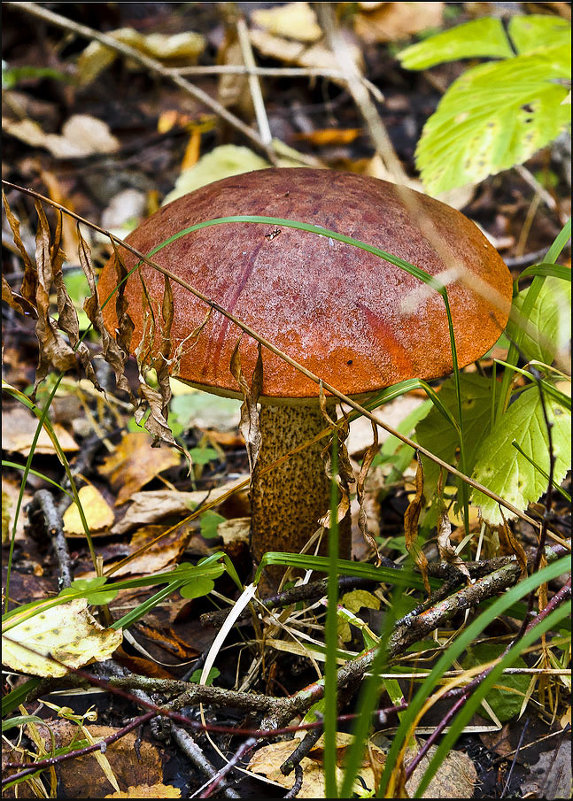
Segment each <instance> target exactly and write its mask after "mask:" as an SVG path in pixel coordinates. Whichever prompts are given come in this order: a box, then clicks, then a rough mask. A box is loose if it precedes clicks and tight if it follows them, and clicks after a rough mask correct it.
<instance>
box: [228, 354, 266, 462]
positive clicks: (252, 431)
mask: <svg viewBox="0 0 573 801" xmlns="http://www.w3.org/2000/svg"><path fill="white" fill-rule="evenodd" d="M240 343H241V340H240V339H239V340H237V345H236V347H235V349H234V351H233V355H232V356H231V373H232V374H233V377H234V378H235V380H236V381H237V384H238V385H239V387H240V388H241V392H242V393H243V403H242V404H241V422H240V425H239V430H240V432H241V434H242V435H243V437H244V440H245V445H246V446H247V456H248V457H249V468H250V471H251V475H253V472H254V470H255V466H256V464H257V459H258V456H259V451H260V449H261V441H262V440H261V429H260V421H259V410H258V408H257V403H258V400H259V395H260V394H261V390H262V388H263V359H262V356H261V344H260V343H259V350H258V356H257V361H256V363H255V368H254V370H253V375H252V378H251V385H250V386H249V384H248V383H247V380H246V379H245V376H244V375H243V371H242V369H241V356H240V353H239V345H240Z"/></svg>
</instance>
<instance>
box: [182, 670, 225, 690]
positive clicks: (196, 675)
mask: <svg viewBox="0 0 573 801" xmlns="http://www.w3.org/2000/svg"><path fill="white" fill-rule="evenodd" d="M202 673H203V669H202V668H197V670H194V671H193V673H192V674H191V675H190V676H189V681H190V682H191V683H192V684H198V683H199V679H200V678H201V674H202ZM220 675H221V672H220V671H219V670H218V669H217V668H216V667H212V668H211V670H210V671H209V675H208V676H207V679H206V680H205V684H206V685H207V686H208V687H210V686H211V685H212V684H213V682H214V681H215V679H217V678H219V676H220Z"/></svg>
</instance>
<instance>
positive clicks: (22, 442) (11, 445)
mask: <svg viewBox="0 0 573 801" xmlns="http://www.w3.org/2000/svg"><path fill="white" fill-rule="evenodd" d="M37 427H38V418H37V417H36V416H35V415H34V414H32V413H31V412H29V411H28V410H27V409H25V408H24V407H23V406H15V407H14V408H13V409H8V410H7V411H5V412H4V414H3V415H2V447H3V448H4V450H6V451H9V452H10V453H21V454H22V455H23V456H27V455H28V454H29V453H30V448H31V447H32V442H33V440H34V436H35V434H36V429H37ZM52 428H53V429H54V434H55V435H56V437H57V439H58V442H59V444H60V447H61V448H62V450H63V451H66V452H68V453H69V452H75V451H79V446H78V444H77V442H76V441H75V440H74V438H73V437H72V436H71V434H68V432H67V431H66V429H65V428H63V427H62V426H61V425H59V424H58V423H53V424H52ZM34 452H35V453H43V454H53V453H56V449H55V448H54V445H53V443H52V440H51V439H50V437H49V436H48V433H47V432H46V430H45V429H42V430H41V431H40V436H39V437H38V440H37V442H36V445H35V447H34Z"/></svg>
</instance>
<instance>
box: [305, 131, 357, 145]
mask: <svg viewBox="0 0 573 801" xmlns="http://www.w3.org/2000/svg"><path fill="white" fill-rule="evenodd" d="M363 133H364V131H363V129H362V128H318V129H316V130H314V131H308V132H302V133H297V134H294V136H293V137H292V138H293V139H295V140H302V141H303V142H311V143H312V144H313V145H320V146H325V145H349V144H351V142H354V140H355V139H357V138H358V137H359V136H362V134H363Z"/></svg>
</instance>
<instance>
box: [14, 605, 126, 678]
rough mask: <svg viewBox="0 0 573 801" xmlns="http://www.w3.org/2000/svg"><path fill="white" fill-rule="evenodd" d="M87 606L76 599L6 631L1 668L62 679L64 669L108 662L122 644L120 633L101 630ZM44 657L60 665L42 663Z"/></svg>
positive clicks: (45, 660)
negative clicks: (4, 665)
mask: <svg viewBox="0 0 573 801" xmlns="http://www.w3.org/2000/svg"><path fill="white" fill-rule="evenodd" d="M87 606H88V602H87V601H86V599H85V598H78V599H76V600H74V601H70V602H69V603H66V604H60V605H59V606H54V607H52V608H51V609H47V610H46V611H45V612H39V613H38V614H36V615H34V616H33V617H31V618H29V619H27V620H24V621H22V622H21V623H17V624H16V625H15V626H14V627H13V628H10V629H8V630H7V631H6V632H5V634H3V635H2V651H3V654H2V660H3V662H4V664H6V665H8V667H10V668H12V670H18V671H21V672H22V673H28V674H30V675H32V676H52V677H55V676H65V675H66V673H67V672H68V671H67V670H66V667H64V665H67V666H69V667H73V668H79V667H83V666H84V665H87V664H89V663H90V662H102V661H103V660H105V659H109V657H110V656H111V655H112V653H113V652H114V651H115V649H116V648H117V647H118V645H119V644H120V643H121V641H122V638H123V635H122V632H121V631H116V630H115V629H104V628H103V627H102V626H100V624H99V623H98V622H97V621H96V620H95V618H94V617H93V615H92V614H91V613H90V612H88V609H87ZM12 620H13V618H9V620H8V621H6V622H7V623H8V622H12ZM48 655H50V656H52V657H53V659H55V660H57V662H62V663H63V664H57V662H54V661H52V660H51V659H45V658H44V657H46V656H48Z"/></svg>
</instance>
